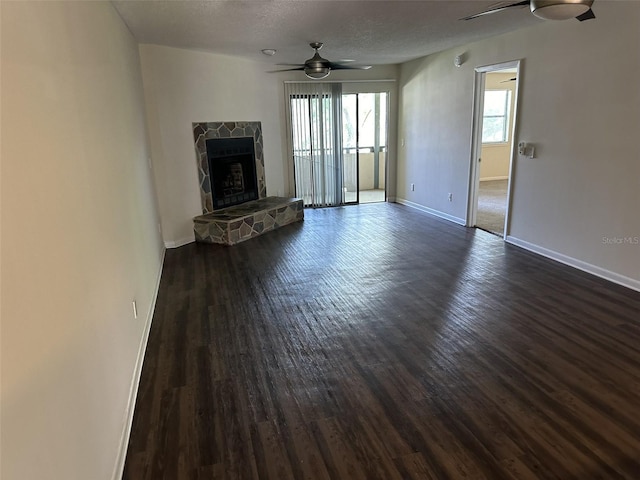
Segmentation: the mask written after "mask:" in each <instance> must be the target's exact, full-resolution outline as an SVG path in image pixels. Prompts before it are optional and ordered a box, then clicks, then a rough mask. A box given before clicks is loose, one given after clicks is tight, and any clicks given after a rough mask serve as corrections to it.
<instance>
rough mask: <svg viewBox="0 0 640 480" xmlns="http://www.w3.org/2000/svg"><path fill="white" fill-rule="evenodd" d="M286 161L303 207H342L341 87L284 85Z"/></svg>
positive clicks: (309, 84)
mask: <svg viewBox="0 0 640 480" xmlns="http://www.w3.org/2000/svg"><path fill="white" fill-rule="evenodd" d="M285 99H286V104H287V105H286V106H287V119H288V138H289V155H290V156H289V158H291V159H292V160H293V168H294V178H295V187H296V196H297V197H299V198H302V199H303V200H304V205H305V206H310V207H325V206H333V205H341V204H343V203H344V192H343V179H342V175H343V168H342V163H343V153H342V85H341V84H339V83H324V82H318V83H311V82H305V83H285Z"/></svg>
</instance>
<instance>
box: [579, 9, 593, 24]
mask: <svg viewBox="0 0 640 480" xmlns="http://www.w3.org/2000/svg"><path fill="white" fill-rule="evenodd" d="M576 18H577V19H578V20H580V21H581V22H584V21H585V20H591V19H592V18H596V15H595V13H593V10H591V9H589V10H587V11H586V12H584V13H583V14H582V15H578V16H577V17H576Z"/></svg>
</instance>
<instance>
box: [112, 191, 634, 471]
mask: <svg viewBox="0 0 640 480" xmlns="http://www.w3.org/2000/svg"><path fill="white" fill-rule="evenodd" d="M639 478H640V293H638V292H633V291H631V290H628V289H625V288H623V287H620V286H616V285H613V284H610V283H608V282H606V281H604V280H601V279H598V278H596V277H592V276H590V275H587V274H585V273H582V272H580V271H577V270H574V269H572V268H569V267H566V266H564V265H561V264H558V263H555V262H552V261H550V260H547V259H545V258H542V257H539V256H536V255H533V254H531V253H528V252H526V251H524V250H521V249H519V248H517V247H513V246H510V245H507V244H504V243H503V242H502V241H501V240H500V239H499V238H497V237H495V236H493V235H490V234H488V233H486V232H482V231H480V230H474V229H466V228H464V227H461V226H458V225H454V224H451V223H449V222H445V221H442V220H439V219H436V218H434V217H430V216H428V215H426V214H422V213H420V212H416V211H413V210H411V209H408V208H407V207H403V206H400V205H395V204H371V205H361V206H353V207H345V208H334V209H323V210H307V211H306V212H305V221H304V222H303V223H300V224H295V225H290V226H287V227H284V228H282V229H279V230H277V231H275V232H271V233H269V234H267V235H264V236H262V237H259V238H256V239H253V240H250V241H248V242H245V243H243V244H240V245H236V246H234V247H224V246H217V245H196V244H191V245H187V246H184V247H181V248H178V249H173V250H169V251H167V253H166V260H165V266H164V271H163V274H162V281H161V285H160V292H159V297H158V302H157V306H156V312H155V316H154V319H153V325H152V328H151V333H150V338H149V344H148V347H147V352H146V358H145V362H144V367H143V372H142V378H141V383H140V390H139V395H138V400H137V405H136V410H135V417H134V422H133V429H132V433H131V439H130V444H129V450H128V454H127V460H126V467H125V473H124V479H127V480H146V479H149V480H161V479H167V480H176V479H194V480H200V479H271V480H287V479H305V480H315V479H340V480H343V479H362V480H373V479H381V480H399V479H415V480H418V479H420V480H424V479H434V480H443V479H472V480H482V479H486V480H506V479H517V480H530V479H557V480H578V479H579V480H591V479H607V480H610V479H639Z"/></svg>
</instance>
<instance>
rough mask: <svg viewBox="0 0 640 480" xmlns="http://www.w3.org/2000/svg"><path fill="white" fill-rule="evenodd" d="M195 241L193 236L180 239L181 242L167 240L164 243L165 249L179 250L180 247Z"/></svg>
mask: <svg viewBox="0 0 640 480" xmlns="http://www.w3.org/2000/svg"><path fill="white" fill-rule="evenodd" d="M195 241H196V239H195V237H193V236H191V237H185V238H180V239H179V240H167V241H165V242H164V247H165V248H178V247H182V246H183V245H187V244H189V243H193V242H195Z"/></svg>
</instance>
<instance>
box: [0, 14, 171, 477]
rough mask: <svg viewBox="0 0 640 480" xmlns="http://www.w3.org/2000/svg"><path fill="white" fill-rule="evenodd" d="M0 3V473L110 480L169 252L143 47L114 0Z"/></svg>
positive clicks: (115, 472) (118, 461)
mask: <svg viewBox="0 0 640 480" xmlns="http://www.w3.org/2000/svg"><path fill="white" fill-rule="evenodd" d="M0 8H1V9H2V10H1V17H2V23H1V39H2V91H1V95H2V96H1V101H2V103H1V105H2V147H1V148H2V150H1V153H2V179H1V185H2V254H1V255H2V256H1V263H2V283H1V285H2V345H1V351H2V400H1V402H2V413H1V422H2V434H1V438H2V451H1V456H2V471H1V473H0V476H1V477H2V478H3V479H4V480H41V479H50V480H87V479H92V480H107V479H111V478H115V477H114V475H117V473H118V467H119V465H120V464H121V461H122V458H121V457H119V454H120V453H121V452H122V450H121V447H123V446H124V447H126V445H123V444H122V441H123V438H124V437H125V435H126V427H127V423H128V419H129V415H130V413H131V412H130V408H129V407H130V405H129V399H130V394H131V388H132V383H133V382H134V380H135V379H136V373H137V372H136V367H137V366H139V365H140V364H139V363H137V360H138V354H139V351H140V346H141V343H142V341H143V340H144V339H145V333H146V326H147V325H148V323H147V322H148V319H149V316H150V314H151V310H152V306H153V303H154V297H155V293H156V286H157V280H158V277H159V274H160V269H161V263H162V255H163V248H162V242H161V239H160V236H159V233H158V230H157V222H158V216H157V211H156V207H155V197H154V192H153V182H152V178H151V174H150V171H149V165H148V162H147V157H148V156H149V152H148V149H147V142H146V131H145V119H144V106H143V96H142V81H141V75H140V67H139V58H138V49H137V45H136V43H135V42H134V40H133V38H132V37H131V35H130V33H129V31H128V30H127V28H126V27H125V26H124V24H123V23H122V21H121V20H120V18H119V16H118V15H117V13H116V12H115V10H114V9H113V7H112V5H111V4H110V3H108V2H15V3H12V2H2V3H1V7H0ZM134 299H135V300H136V301H137V304H138V312H139V316H138V318H137V319H134V318H133V311H132V301H133V300H134Z"/></svg>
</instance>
